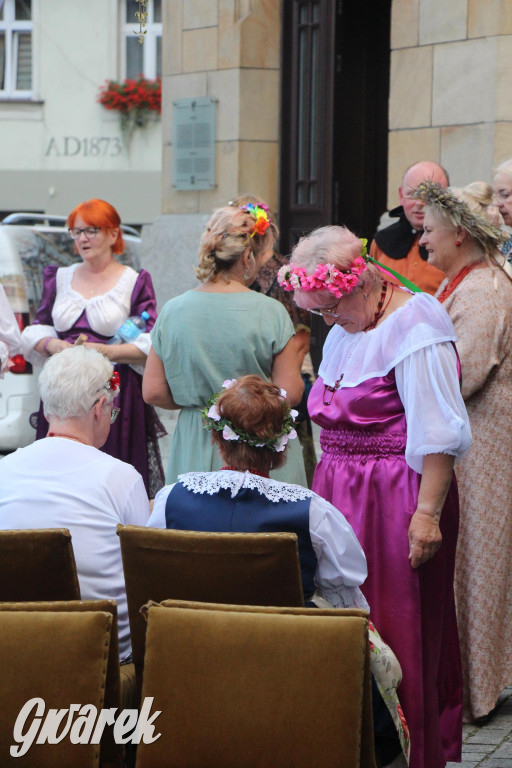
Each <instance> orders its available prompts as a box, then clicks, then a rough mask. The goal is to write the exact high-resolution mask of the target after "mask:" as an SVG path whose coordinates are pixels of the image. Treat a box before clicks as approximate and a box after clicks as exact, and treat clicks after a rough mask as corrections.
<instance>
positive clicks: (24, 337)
mask: <svg viewBox="0 0 512 768" xmlns="http://www.w3.org/2000/svg"><path fill="white" fill-rule="evenodd" d="M49 336H50V337H51V338H52V339H56V338H58V336H57V331H56V330H55V328H54V327H53V325H38V324H35V325H29V326H28V327H27V328H25V330H24V331H23V333H22V334H21V351H22V353H23V357H24V358H25V360H28V362H29V363H32V365H40V366H42V365H44V364H45V362H46V360H47V358H46V356H45V355H40V354H39V352H36V351H35V349H34V347H35V346H36V344H37V343H38V342H40V341H41V339H47V338H48V337H49Z"/></svg>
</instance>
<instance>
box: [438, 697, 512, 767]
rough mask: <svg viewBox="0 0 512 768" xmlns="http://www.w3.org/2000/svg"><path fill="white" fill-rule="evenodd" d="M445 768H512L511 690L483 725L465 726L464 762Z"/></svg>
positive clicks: (447, 765) (463, 740)
mask: <svg viewBox="0 0 512 768" xmlns="http://www.w3.org/2000/svg"><path fill="white" fill-rule="evenodd" d="M446 768H512V688H507V689H506V690H505V691H504V692H503V693H502V695H501V696H500V699H499V701H498V705H497V707H496V709H495V710H494V712H493V714H492V716H491V718H490V719H489V721H488V722H487V723H485V724H484V725H481V726H478V725H474V724H471V725H464V726H463V735H462V762H461V763H447V764H446Z"/></svg>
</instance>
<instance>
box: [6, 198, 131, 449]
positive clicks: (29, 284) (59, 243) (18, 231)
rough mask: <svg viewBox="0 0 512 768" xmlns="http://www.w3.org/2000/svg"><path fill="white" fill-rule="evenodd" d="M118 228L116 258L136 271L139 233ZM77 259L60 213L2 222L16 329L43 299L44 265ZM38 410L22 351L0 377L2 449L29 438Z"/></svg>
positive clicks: (17, 445)
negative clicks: (121, 244) (120, 247)
mask: <svg viewBox="0 0 512 768" xmlns="http://www.w3.org/2000/svg"><path fill="white" fill-rule="evenodd" d="M122 229H123V239H124V241H125V243H126V251H125V252H124V253H123V254H122V255H121V256H117V257H116V258H118V260H119V261H120V262H121V263H123V264H128V265H130V266H132V267H133V268H134V269H135V270H137V271H139V269H140V253H141V252H140V243H141V241H140V237H139V235H138V233H137V230H135V229H133V228H132V227H126V226H123V227H122ZM79 260H80V257H79V256H78V254H77V253H75V251H74V248H73V240H72V239H71V238H70V236H69V233H68V231H67V228H66V218H65V217H64V216H46V215H44V214H41V215H39V214H31V213H15V214H11V215H10V216H7V217H6V218H5V219H4V220H3V221H2V222H1V223H0V283H1V284H2V286H3V288H4V290H5V294H6V296H7V298H8V299H9V302H10V304H11V307H12V309H13V312H14V314H15V316H16V319H17V321H18V325H19V327H20V330H23V329H24V328H25V327H26V326H27V325H29V324H30V323H31V322H32V321H33V319H34V317H35V314H36V312H37V309H38V307H39V304H40V303H41V294H42V288H43V269H44V268H45V267H46V266H47V265H49V264H57V265H58V266H62V267H65V266H68V265H69V264H73V263H74V262H76V261H79ZM38 410H39V391H38V387H37V372H34V370H33V369H32V366H31V365H30V363H27V362H26V360H24V359H23V358H22V357H21V355H20V356H18V358H17V360H16V366H15V368H14V369H13V371H8V372H6V373H5V376H4V378H3V379H0V453H6V452H8V451H14V450H16V449H17V448H21V447H23V446H25V445H28V444H29V443H31V442H33V440H34V437H35V428H34V427H33V426H32V425H31V423H30V416H31V414H33V413H35V412H36V411H38Z"/></svg>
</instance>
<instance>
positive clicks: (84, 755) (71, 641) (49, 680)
mask: <svg viewBox="0 0 512 768" xmlns="http://www.w3.org/2000/svg"><path fill="white" fill-rule="evenodd" d="M111 629H112V614H111V613H107V612H106V611H87V612H80V613H78V612H65V613H62V612H53V611H52V612H49V611H17V612H14V611H1V612H0V711H1V712H2V717H1V718H0V765H1V766H2V767H4V766H5V768H8V766H16V768H34V766H37V768H55V766H73V768H82V767H83V768H97V766H98V765H99V758H100V748H99V745H98V744H72V743H71V741H70V738H69V733H68V735H67V736H65V737H64V739H63V740H62V741H60V742H59V743H57V744H48V743H46V744H36V743H33V744H32V746H31V747H30V749H29V750H28V751H27V752H26V753H25V755H23V756H19V757H13V756H12V755H11V754H10V747H11V746H19V742H18V743H17V741H16V740H15V734H14V728H15V723H16V720H17V717H18V715H19V713H20V710H21V709H22V707H23V706H24V705H25V704H26V703H27V702H28V701H30V700H31V699H33V698H37V699H38V700H42V701H43V702H44V712H43V714H42V720H43V723H44V717H45V716H46V714H47V713H48V711H49V710H50V709H57V710H58V709H65V710H68V709H69V708H70V706H71V704H81V705H83V704H92V705H93V706H94V707H96V708H97V710H100V709H101V708H102V707H103V702H104V695H105V680H106V675H107V661H108V649H109V643H110V637H111ZM38 714H41V713H38ZM35 715H36V711H35V709H32V710H31V712H30V714H29V715H28V718H27V720H26V721H25V724H24V725H23V727H22V728H21V733H22V734H27V732H28V731H29V728H31V727H32V725H33V726H34V728H37V720H34V718H35ZM75 717H76V715H75ZM66 718H67V716H66ZM64 722H65V721H64ZM42 727H43V726H42V725H41V728H42ZM61 729H62V724H61V728H59V733H60V732H61ZM37 730H38V732H39V728H37Z"/></svg>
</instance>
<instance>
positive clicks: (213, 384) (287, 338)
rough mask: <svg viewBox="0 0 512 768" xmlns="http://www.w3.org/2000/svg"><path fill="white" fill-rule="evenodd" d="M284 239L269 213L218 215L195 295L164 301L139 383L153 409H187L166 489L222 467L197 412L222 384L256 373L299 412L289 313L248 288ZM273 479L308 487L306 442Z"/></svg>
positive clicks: (204, 247)
mask: <svg viewBox="0 0 512 768" xmlns="http://www.w3.org/2000/svg"><path fill="white" fill-rule="evenodd" d="M277 235H278V232H277V227H276V226H275V224H274V222H272V221H271V220H270V217H269V215H268V213H267V210H266V206H265V207H262V206H261V205H256V206H255V205H252V204H248V205H245V206H243V207H241V208H234V207H229V206H228V207H225V208H219V209H218V210H217V211H215V213H214V214H213V216H212V217H211V219H210V221H209V222H208V224H207V226H206V229H205V232H204V234H203V236H202V238H201V244H200V248H199V266H198V267H197V268H196V275H197V277H198V279H199V280H200V281H201V285H199V286H198V287H197V288H195V289H193V290H191V291H187V292H186V293H184V294H182V295H181V296H177V297H176V298H174V299H171V300H170V301H168V302H167V304H165V306H164V308H163V309H162V311H161V312H160V315H159V317H158V320H157V322H156V325H155V327H154V329H153V331H152V333H151V340H152V342H153V347H152V350H151V352H150V354H149V357H148V360H147V363H146V370H145V374H144V381H143V396H144V399H145V401H146V402H147V403H150V404H151V405H156V406H159V407H161V408H168V409H181V411H180V414H179V418H178V424H177V426H176V430H175V432H174V435H173V439H172V444H171V453H170V457H169V464H168V467H167V472H166V482H167V483H174V482H175V481H176V479H177V477H178V475H179V474H181V473H184V472H196V471H214V470H218V469H220V468H221V467H222V459H221V457H220V454H219V452H218V449H217V448H216V447H215V446H214V445H213V444H212V442H211V440H210V437H209V435H208V434H207V433H206V432H205V430H203V429H202V417H201V410H202V409H203V408H204V406H205V405H206V401H207V400H208V397H209V396H210V394H211V393H212V392H218V391H219V389H220V388H221V387H222V384H223V382H224V381H225V380H228V379H234V378H239V377H240V376H243V375H245V374H251V373H252V374H257V375H259V376H262V377H263V378H264V379H266V380H267V381H272V383H274V384H276V385H277V386H279V387H280V388H282V389H284V390H286V392H287V398H288V401H289V402H290V405H292V406H293V405H297V404H298V403H299V402H300V399H301V397H302V392H303V388H304V384H303V381H302V377H301V375H300V370H299V361H298V357H297V352H296V347H295V343H294V339H293V336H294V330H293V325H292V322H291V320H290V317H289V315H288V313H287V311H286V309H285V308H284V307H283V306H282V305H281V304H280V303H279V302H278V301H276V300H275V299H271V298H269V297H268V296H263V295H261V294H259V293H256V292H254V291H251V290H250V289H249V287H248V286H249V285H250V284H251V283H252V282H253V281H254V278H255V276H256V274H257V273H258V270H259V269H260V267H261V266H262V264H264V263H265V261H267V260H268V259H269V258H270V257H271V256H272V253H273V246H274V242H275V240H276V238H277ZM274 476H275V477H276V478H277V479H279V480H283V481H285V482H290V483H297V484H299V485H306V475H305V471H304V462H303V459H302V453H301V449H300V445H299V443H298V442H297V443H296V444H295V445H294V447H293V448H292V449H291V450H290V451H289V454H288V461H287V462H286V464H285V466H284V467H283V468H282V469H281V470H277V471H276V473H275V475H274Z"/></svg>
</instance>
